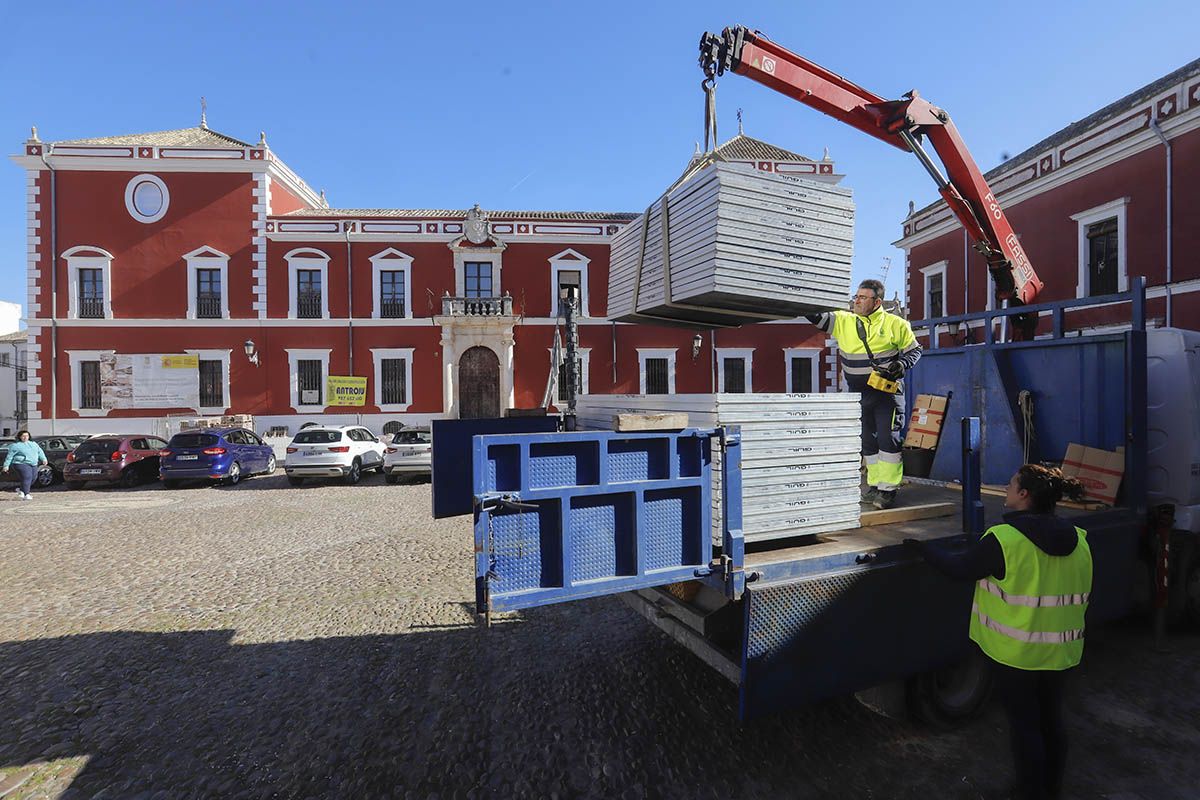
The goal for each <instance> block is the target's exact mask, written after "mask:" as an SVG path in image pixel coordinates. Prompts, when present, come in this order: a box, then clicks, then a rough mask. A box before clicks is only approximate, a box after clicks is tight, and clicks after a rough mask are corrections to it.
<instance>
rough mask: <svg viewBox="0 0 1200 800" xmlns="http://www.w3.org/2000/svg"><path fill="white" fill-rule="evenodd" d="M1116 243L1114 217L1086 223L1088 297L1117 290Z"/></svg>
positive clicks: (1113, 292)
mask: <svg viewBox="0 0 1200 800" xmlns="http://www.w3.org/2000/svg"><path fill="white" fill-rule="evenodd" d="M1118 244H1119V242H1118V238H1117V220H1116V218H1115V217H1114V218H1113V219H1106V220H1104V221H1103V222H1097V223H1096V224H1095V225H1088V227H1087V246H1088V297H1097V296H1099V295H1104V294H1115V293H1116V292H1117V286H1118V283H1119V282H1118V280H1117V278H1118V275H1117V271H1118V269H1117V268H1118V266H1119V264H1118V263H1117V261H1118V260H1117V245H1118Z"/></svg>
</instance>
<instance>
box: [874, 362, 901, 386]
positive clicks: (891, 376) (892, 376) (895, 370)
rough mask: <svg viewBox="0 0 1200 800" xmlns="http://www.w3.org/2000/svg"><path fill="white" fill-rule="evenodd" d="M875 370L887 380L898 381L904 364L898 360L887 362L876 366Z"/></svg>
mask: <svg viewBox="0 0 1200 800" xmlns="http://www.w3.org/2000/svg"><path fill="white" fill-rule="evenodd" d="M875 370H876V372H878V373H879V374H880V375H882V376H883V377H885V378H887V379H888V380H889V381H898V380H900V379H901V378H903V377H904V365H903V364H901V363H900V362H899V361H891V362H888V363H887V364H883V365H882V366H879V367H876V368H875Z"/></svg>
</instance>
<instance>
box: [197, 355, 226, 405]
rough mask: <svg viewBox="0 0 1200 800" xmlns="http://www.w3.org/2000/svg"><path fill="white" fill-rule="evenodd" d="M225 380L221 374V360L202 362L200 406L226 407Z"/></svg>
mask: <svg viewBox="0 0 1200 800" xmlns="http://www.w3.org/2000/svg"><path fill="white" fill-rule="evenodd" d="M224 384H225V382H224V381H223V380H222V375H221V362H220V361H201V362H200V407H201V408H224V407H225V385H224Z"/></svg>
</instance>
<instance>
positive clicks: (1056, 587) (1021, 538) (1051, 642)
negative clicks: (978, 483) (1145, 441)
mask: <svg viewBox="0 0 1200 800" xmlns="http://www.w3.org/2000/svg"><path fill="white" fill-rule="evenodd" d="M1064 495H1065V496H1067V497H1070V498H1072V499H1078V498H1080V497H1082V495H1083V485H1082V484H1080V482H1079V481H1077V480H1075V479H1074V478H1068V477H1065V476H1064V475H1063V474H1062V472H1060V471H1059V470H1057V469H1049V468H1046V467H1043V466H1039V465H1037V464H1026V465H1025V466H1023V467H1021V468H1020V469H1019V470H1017V474H1016V475H1013V477H1012V480H1010V481H1009V482H1008V488H1007V492H1006V494H1005V499H1004V505H1005V506H1006V507H1008V508H1009V509H1011V511H1010V513H1008V514H1005V515H1004V522H1003V524H1001V525H993V526H992V527H991V528H988V530H987V532H986V533H984V535H983V536H982V537H981V538H980V539H979V540H978V541H977V542H976V543H974V544H973V545H972V546H971V547H970V548H969V549H968V550H966V551H965V552H950V551H947V550H944V549H942V548H940V547H937V546H934V545H931V544H929V543H914V544H915V546H916V547H918V548H919V549H920V551H921V553H922V554H923V555H924V556H925V559H926V560H927V561H929V563H930V564H932V565H933V566H934V567H936V568H937V569H939V570H940V571H941V572H944V573H945V574H947V575H949V576H950V577H953V578H962V579H969V580H974V581H976V584H975V598H974V600H973V602H972V605H971V625H970V637H971V639H972V640H973V641H974V642H975V643H976V644H978V645H979V648H980V649H981V650H983V652H984V654H985V655H987V656H988V657H989V658H990V659H991V660H992V661H993V662H994V668H995V669H994V672H995V676H996V689H997V693H998V694H999V696H1000V701H1001V703H1002V704H1003V706H1004V710H1005V713H1006V714H1007V716H1008V721H1009V728H1010V735H1011V738H1012V748H1013V760H1014V762H1015V764H1016V773H1017V783H1018V787H1019V790H1018V796H1019V797H1022V798H1046V797H1051V798H1052V797H1058V796H1059V793H1060V792H1061V789H1062V777H1063V769H1064V765H1065V756H1066V749H1067V747H1066V745H1067V742H1066V732H1065V730H1064V727H1063V718H1062V699H1063V682H1064V679H1065V676H1066V674H1067V672H1068V671H1069V670H1071V669H1072V668H1073V667H1075V666H1076V665H1077V664H1078V663H1079V660H1080V658H1081V656H1082V655H1083V632H1084V614H1085V613H1086V611H1087V605H1088V597H1089V595H1090V594H1091V591H1092V552H1091V549H1090V548H1089V547H1088V543H1087V532H1086V531H1084V530H1083V529H1082V528H1076V527H1075V526H1073V525H1071V523H1070V522H1068V521H1067V520H1064V519H1060V518H1059V517H1056V516H1054V507H1055V504H1056V503H1057V502H1058V501H1059V500H1061V499H1062V498H1063V496H1064ZM910 541H911V540H910Z"/></svg>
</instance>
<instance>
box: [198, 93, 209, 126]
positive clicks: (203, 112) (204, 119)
mask: <svg viewBox="0 0 1200 800" xmlns="http://www.w3.org/2000/svg"><path fill="white" fill-rule="evenodd" d="M200 127H201V128H204V130H208V101H207V100H205V99H204V98H203V97H201V98H200Z"/></svg>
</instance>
